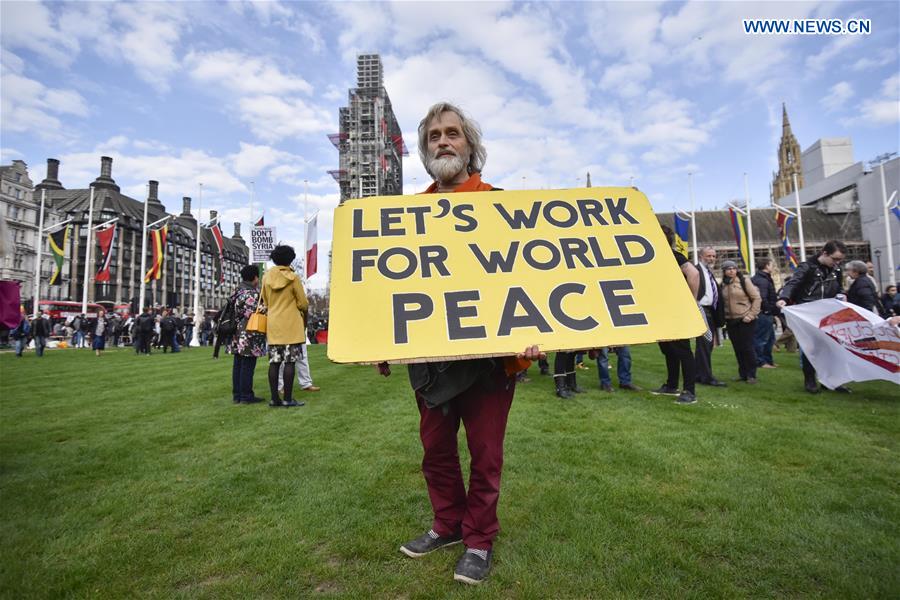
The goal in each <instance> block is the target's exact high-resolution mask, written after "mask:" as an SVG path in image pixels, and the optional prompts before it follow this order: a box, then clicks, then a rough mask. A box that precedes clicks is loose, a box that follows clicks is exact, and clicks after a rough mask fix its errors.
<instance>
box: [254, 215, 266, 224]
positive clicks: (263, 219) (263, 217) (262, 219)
mask: <svg viewBox="0 0 900 600" xmlns="http://www.w3.org/2000/svg"><path fill="white" fill-rule="evenodd" d="M265 220H266V215H262V216H261V217H260V218H259V221H257V222H256V223H254V224H253V226H254V227H265V225H266V223H265Z"/></svg>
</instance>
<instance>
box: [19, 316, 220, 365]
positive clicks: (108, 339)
mask: <svg viewBox="0 0 900 600" xmlns="http://www.w3.org/2000/svg"><path fill="white" fill-rule="evenodd" d="M214 325H215V322H214V321H213V317H212V316H211V315H207V316H205V317H204V318H203V319H202V320H201V321H200V327H199V336H200V337H199V341H200V345H202V346H206V345H210V344H212V340H213V330H214ZM194 330H195V325H194V314H193V313H185V314H179V313H178V311H177V310H175V309H169V308H158V309H153V308H150V307H147V308H145V309H144V312H143V313H141V314H140V315H137V316H136V317H134V316H132V315H127V314H126V315H122V314H119V313H112V314H110V313H107V312H106V311H105V310H104V309H102V308H100V309H98V311H97V314H96V316H87V315H86V314H85V313H81V314H76V315H69V316H67V317H65V318H56V319H54V318H52V317H51V316H50V313H49V312H46V311H45V312H43V313H41V314H39V315H38V316H37V317H35V318H30V317H29V316H28V314H27V313H26V312H25V310H24V308H23V309H22V312H21V314H20V317H19V324H18V325H17V326H16V327H15V328H13V329H12V330H10V332H9V337H10V339H11V340H12V341H13V343H14V346H15V351H16V356H22V355H23V352H24V351H25V349H26V348H29V347H33V348H34V350H35V354H36V355H37V356H43V354H44V350H45V349H46V348H48V347H62V348H65V347H69V348H90V349H92V350H93V351H94V352H95V353H96V354H97V356H100V355H101V353H102V351H103V350H105V349H106V347H107V346H108V345H109V346H111V347H124V346H128V345H132V346H134V349H135V352H136V353H139V354H150V352H151V351H152V349H153V348H157V349H162V351H163V352H168V351H169V350H170V349H171V351H172V352H180V351H181V348H183V347H184V346H186V345H188V344H190V343H191V339H192V338H193V336H194Z"/></svg>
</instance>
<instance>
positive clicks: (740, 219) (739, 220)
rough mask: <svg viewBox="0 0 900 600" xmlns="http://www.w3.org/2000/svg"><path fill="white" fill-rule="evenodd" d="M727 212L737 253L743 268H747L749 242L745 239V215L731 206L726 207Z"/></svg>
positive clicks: (748, 266)
mask: <svg viewBox="0 0 900 600" xmlns="http://www.w3.org/2000/svg"><path fill="white" fill-rule="evenodd" d="M728 214H729V215H730V216H731V230H732V231H733V232H734V241H735V243H736V244H737V247H738V253H739V254H740V255H741V261H743V263H744V269H749V268H750V242H749V241H748V239H747V217H746V216H745V215H742V214H741V213H740V211H738V210H735V208H734V207H733V206H729V207H728Z"/></svg>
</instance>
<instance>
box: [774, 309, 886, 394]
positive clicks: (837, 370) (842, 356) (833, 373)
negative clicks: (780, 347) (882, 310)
mask: <svg viewBox="0 0 900 600" xmlns="http://www.w3.org/2000/svg"><path fill="white" fill-rule="evenodd" d="M783 310H784V314H785V316H786V317H787V322H788V327H790V328H791V330H792V331H793V332H794V335H795V336H796V337H797V341H798V342H799V343H800V348H801V349H802V350H803V354H805V355H806V357H807V358H808V359H809V361H810V362H811V363H812V364H813V366H814V367H815V368H816V376H817V377H818V378H819V381H821V382H822V383H823V384H824V385H825V386H826V387H828V388H831V389H834V388H836V387H837V386H839V385H843V384H845V383H847V382H849V381H870V380H872V379H883V380H885V381H892V382H894V383H896V384H898V385H900V330H898V329H897V327H896V326H894V325H891V324H890V323H888V322H887V321H885V320H884V319H882V318H881V317H879V316H878V315H876V314H875V313H873V312H870V311H868V310H866V309H864V308H860V307H859V306H856V305H854V304H850V303H848V302H841V301H840V300H833V299H832V300H817V301H816V302H810V303H808V304H799V305H797V306H786V307H785V308H784V309H783Z"/></svg>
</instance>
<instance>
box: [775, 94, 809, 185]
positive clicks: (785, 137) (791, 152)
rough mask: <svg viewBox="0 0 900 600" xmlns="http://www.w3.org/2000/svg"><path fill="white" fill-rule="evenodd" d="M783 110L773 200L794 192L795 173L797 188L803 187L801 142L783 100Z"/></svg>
mask: <svg viewBox="0 0 900 600" xmlns="http://www.w3.org/2000/svg"><path fill="white" fill-rule="evenodd" d="M781 112H782V117H781V143H780V144H778V172H777V173H773V174H772V175H773V179H772V202H774V201H775V200H777V199H778V198H782V197H784V196H787V195H788V194H792V193H794V178H793V176H794V175H796V176H797V189H802V188H803V169H802V167H801V165H800V144H798V143H797V138H796V137H794V132H792V131H791V122H790V121H788V115H787V107H786V106H785V105H784V103H783V102H782V103H781Z"/></svg>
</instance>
